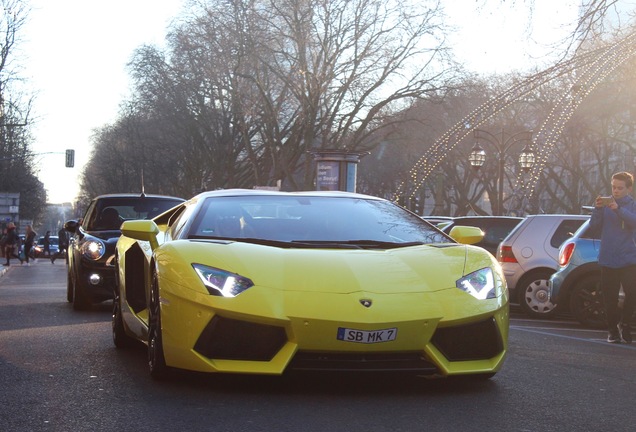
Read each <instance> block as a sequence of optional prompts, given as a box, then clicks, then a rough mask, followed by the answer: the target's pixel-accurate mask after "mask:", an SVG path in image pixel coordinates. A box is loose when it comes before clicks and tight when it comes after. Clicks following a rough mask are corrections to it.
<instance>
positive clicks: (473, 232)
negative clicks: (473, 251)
mask: <svg viewBox="0 0 636 432" xmlns="http://www.w3.org/2000/svg"><path fill="white" fill-rule="evenodd" d="M448 235H449V236H451V237H452V238H453V240H455V241H456V242H457V243H461V244H475V243H478V242H480V241H481V240H482V239H483V238H484V235H485V234H484V232H483V231H482V230H481V229H480V228H477V227H471V226H460V225H457V226H454V227H453V229H451V230H450V233H448Z"/></svg>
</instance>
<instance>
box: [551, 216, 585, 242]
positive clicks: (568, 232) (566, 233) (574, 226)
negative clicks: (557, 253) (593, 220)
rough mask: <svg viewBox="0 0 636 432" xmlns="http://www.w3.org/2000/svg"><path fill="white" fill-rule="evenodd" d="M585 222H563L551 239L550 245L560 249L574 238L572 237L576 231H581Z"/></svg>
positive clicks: (574, 220) (577, 220) (576, 220)
mask: <svg viewBox="0 0 636 432" xmlns="http://www.w3.org/2000/svg"><path fill="white" fill-rule="evenodd" d="M584 222H585V220H584V219H583V220H581V219H566V220H563V221H562V222H561V223H560V224H559V227H558V228H557V229H556V231H555V232H554V234H553V235H552V238H551V239H550V245H551V246H552V247H554V248H557V249H558V248H559V247H560V246H561V245H562V244H563V242H564V241H566V240H567V239H569V238H570V237H572V235H573V234H574V233H575V232H576V230H578V229H579V227H580V226H581V225H583V223H584Z"/></svg>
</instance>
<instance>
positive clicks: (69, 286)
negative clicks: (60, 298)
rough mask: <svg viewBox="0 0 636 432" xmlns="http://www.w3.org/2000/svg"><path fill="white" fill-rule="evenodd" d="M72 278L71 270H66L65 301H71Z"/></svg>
mask: <svg viewBox="0 0 636 432" xmlns="http://www.w3.org/2000/svg"><path fill="white" fill-rule="evenodd" d="M73 291H74V289H73V278H72V277H71V272H69V271H67V272H66V301H68V302H69V303H73Z"/></svg>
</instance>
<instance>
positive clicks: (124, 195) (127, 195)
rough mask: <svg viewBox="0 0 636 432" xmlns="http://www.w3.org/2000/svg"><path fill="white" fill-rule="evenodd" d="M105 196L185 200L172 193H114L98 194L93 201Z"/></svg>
mask: <svg viewBox="0 0 636 432" xmlns="http://www.w3.org/2000/svg"><path fill="white" fill-rule="evenodd" d="M104 198H169V199H180V200H183V198H179V197H175V196H170V195H160V194H135V193H112V194H103V195H98V196H96V197H95V198H93V201H94V200H98V199H104ZM184 201H185V200H184Z"/></svg>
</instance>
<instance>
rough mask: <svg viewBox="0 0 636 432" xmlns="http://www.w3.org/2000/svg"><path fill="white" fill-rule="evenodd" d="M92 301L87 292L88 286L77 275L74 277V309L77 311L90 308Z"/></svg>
mask: <svg viewBox="0 0 636 432" xmlns="http://www.w3.org/2000/svg"><path fill="white" fill-rule="evenodd" d="M90 307H91V302H90V300H89V299H88V296H87V294H86V288H85V286H84V284H82V283H81V282H80V281H79V280H78V277H77V275H74V277H73V309H75V310H77V311H82V310H87V309H90Z"/></svg>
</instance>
